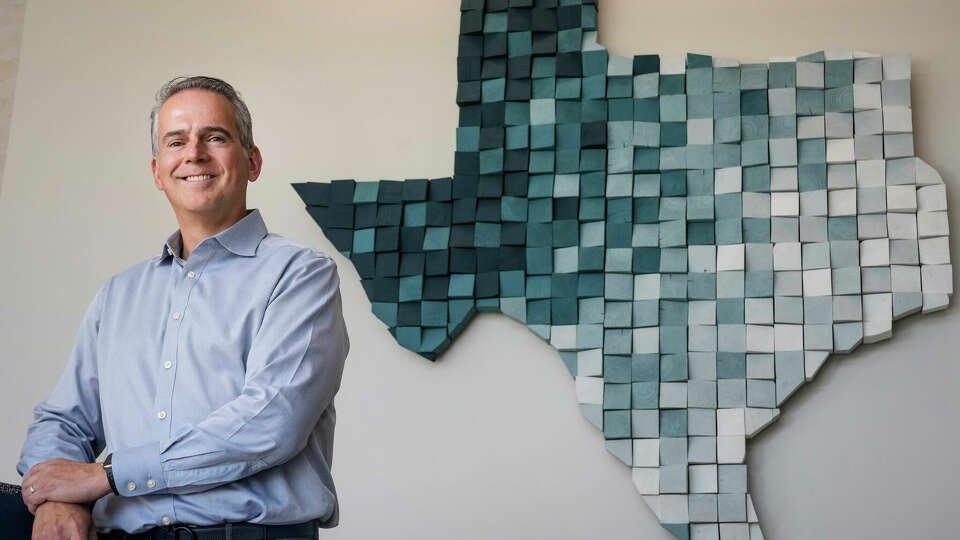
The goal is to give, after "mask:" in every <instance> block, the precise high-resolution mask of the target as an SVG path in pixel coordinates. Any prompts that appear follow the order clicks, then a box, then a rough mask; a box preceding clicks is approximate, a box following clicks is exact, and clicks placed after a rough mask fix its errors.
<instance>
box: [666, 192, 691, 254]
mask: <svg viewBox="0 0 960 540" xmlns="http://www.w3.org/2000/svg"><path fill="white" fill-rule="evenodd" d="M665 200H666V199H665ZM659 234H660V246H661V247H664V248H668V247H678V246H685V245H687V222H686V220H684V219H676V220H670V221H663V222H661V223H660V227H659ZM684 251H685V250H684Z"/></svg>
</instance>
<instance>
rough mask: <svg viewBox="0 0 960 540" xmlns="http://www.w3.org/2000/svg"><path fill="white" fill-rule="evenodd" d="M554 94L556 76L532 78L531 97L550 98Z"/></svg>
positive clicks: (555, 91) (555, 90) (555, 92)
mask: <svg viewBox="0 0 960 540" xmlns="http://www.w3.org/2000/svg"><path fill="white" fill-rule="evenodd" d="M556 94H557V79H556V77H535V78H534V79H533V83H532V85H531V95H532V97H533V99H550V98H552V97H554V96H555V95H556ZM551 127H552V126H551Z"/></svg>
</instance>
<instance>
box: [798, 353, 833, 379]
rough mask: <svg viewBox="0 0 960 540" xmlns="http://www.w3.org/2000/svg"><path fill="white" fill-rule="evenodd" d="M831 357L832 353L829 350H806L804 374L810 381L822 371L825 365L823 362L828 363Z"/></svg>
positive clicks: (804, 354)
mask: <svg viewBox="0 0 960 540" xmlns="http://www.w3.org/2000/svg"><path fill="white" fill-rule="evenodd" d="M829 357H830V353H829V352H828V351H804V353H803V367H804V375H805V376H806V379H807V380H808V381H810V380H813V378H814V376H816V374H817V372H818V371H820V368H821V367H823V364H824V363H826V361H827V358H829Z"/></svg>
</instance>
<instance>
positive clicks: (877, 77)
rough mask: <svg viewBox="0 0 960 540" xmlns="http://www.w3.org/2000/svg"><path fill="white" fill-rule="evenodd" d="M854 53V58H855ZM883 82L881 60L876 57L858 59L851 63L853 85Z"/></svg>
mask: <svg viewBox="0 0 960 540" xmlns="http://www.w3.org/2000/svg"><path fill="white" fill-rule="evenodd" d="M856 54H857V53H856V52H855V53H854V56H856ZM882 80H883V59H881V58H879V57H877V56H869V57H859V58H858V59H857V60H855V61H854V62H853V82H854V83H878V82H880V81H882Z"/></svg>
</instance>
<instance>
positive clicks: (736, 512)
mask: <svg viewBox="0 0 960 540" xmlns="http://www.w3.org/2000/svg"><path fill="white" fill-rule="evenodd" d="M717 517H718V518H719V521H720V522H722V523H723V522H746V521H747V496H746V495H745V494H743V493H720V494H719V495H717Z"/></svg>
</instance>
